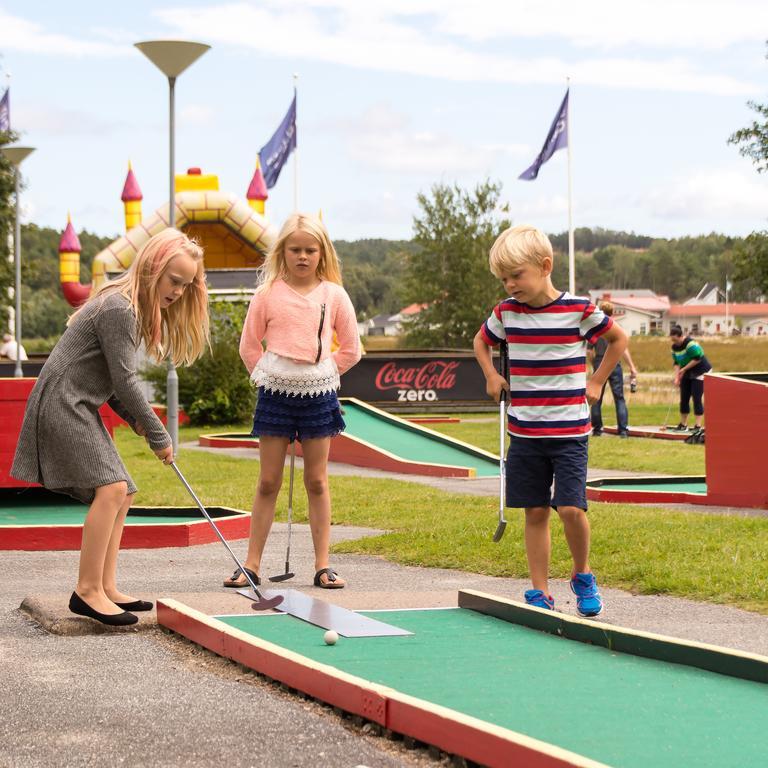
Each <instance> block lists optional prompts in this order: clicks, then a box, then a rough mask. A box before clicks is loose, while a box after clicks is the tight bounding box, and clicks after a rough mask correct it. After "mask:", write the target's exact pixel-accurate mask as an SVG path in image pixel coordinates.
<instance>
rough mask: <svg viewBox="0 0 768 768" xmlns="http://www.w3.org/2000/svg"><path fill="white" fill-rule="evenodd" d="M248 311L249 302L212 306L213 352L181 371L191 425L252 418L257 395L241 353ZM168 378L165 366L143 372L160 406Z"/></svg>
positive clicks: (181, 389) (184, 404) (182, 398)
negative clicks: (240, 348) (241, 335)
mask: <svg viewBox="0 0 768 768" xmlns="http://www.w3.org/2000/svg"><path fill="white" fill-rule="evenodd" d="M247 311H248V304H247V303H246V302H229V301H213V302H211V303H210V304H209V312H210V318H211V350H210V352H206V354H205V355H203V357H201V358H200V359H199V360H197V361H196V362H195V363H193V364H192V365H191V366H189V367H186V366H182V367H179V369H178V376H179V403H180V404H181V406H182V407H183V408H184V409H185V410H186V412H187V415H188V416H189V419H190V422H191V423H192V424H242V423H244V422H247V421H248V420H249V419H250V418H251V417H252V416H253V408H254V403H255V401H256V393H255V390H254V388H253V387H252V386H251V382H250V379H249V378H248V371H247V370H246V369H245V366H244V365H243V363H242V360H240V352H239V343H240V334H241V333H242V330H243V323H244V322H245V315H246V313H247ZM167 375H168V371H167V368H166V366H165V365H150V366H148V367H147V368H146V369H145V370H144V372H143V376H144V378H145V379H146V380H147V381H149V382H150V383H151V384H152V385H153V386H154V388H155V397H156V398H157V400H158V401H159V402H160V403H165V402H166V394H167V393H166V388H165V382H166V377H167Z"/></svg>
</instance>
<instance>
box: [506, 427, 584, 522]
mask: <svg viewBox="0 0 768 768" xmlns="http://www.w3.org/2000/svg"><path fill="white" fill-rule="evenodd" d="M587 444H588V440H587V438H586V437H584V438H578V437H573V438H570V437H537V438H532V437H515V436H514V435H510V437H509V450H508V451H507V461H506V468H507V506H508V507H515V508H518V507H549V506H551V507H554V508H555V509H557V508H558V507H578V508H579V509H586V508H587ZM553 479H554V481H555V494H554V496H552V495H551V489H552V480H553Z"/></svg>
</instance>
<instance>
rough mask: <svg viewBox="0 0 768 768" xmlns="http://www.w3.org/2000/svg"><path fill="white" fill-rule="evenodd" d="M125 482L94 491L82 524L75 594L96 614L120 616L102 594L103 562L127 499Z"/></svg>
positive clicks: (103, 593) (118, 611)
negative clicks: (81, 540)
mask: <svg viewBox="0 0 768 768" xmlns="http://www.w3.org/2000/svg"><path fill="white" fill-rule="evenodd" d="M127 492H128V486H127V484H126V483H125V482H119V483H110V484H109V485H102V486H100V487H99V488H97V489H96V496H95V497H94V499H93V502H92V503H91V507H90V509H89V510H88V514H87V515H86V517H85V523H84V524H83V542H82V545H81V547H80V570H79V572H78V577H77V586H76V587H75V592H77V594H78V595H80V597H81V598H83V600H85V602H86V603H88V605H89V606H90V607H91V608H93V609H94V610H95V611H98V612H99V613H105V614H117V613H122V609H121V608H118V607H117V606H116V605H115V604H114V603H113V602H112V601H111V600H110V599H109V597H107V594H106V592H105V591H104V585H103V577H104V565H105V562H106V559H107V550H108V548H109V543H110V539H111V537H112V532H113V531H114V528H115V520H116V519H117V516H118V514H119V512H120V510H121V509H122V506H123V504H125V500H126V498H127Z"/></svg>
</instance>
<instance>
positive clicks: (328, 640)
mask: <svg viewBox="0 0 768 768" xmlns="http://www.w3.org/2000/svg"><path fill="white" fill-rule="evenodd" d="M338 639H339V633H338V632H336V631H335V630H333V629H329V630H328V631H327V632H326V633H325V634H324V635H323V640H325V644H326V645H336V641H337V640H338Z"/></svg>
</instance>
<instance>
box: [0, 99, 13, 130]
mask: <svg viewBox="0 0 768 768" xmlns="http://www.w3.org/2000/svg"><path fill="white" fill-rule="evenodd" d="M10 130H11V89H10V88H6V89H5V93H4V94H3V98H2V99H0V132H2V131H10Z"/></svg>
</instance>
